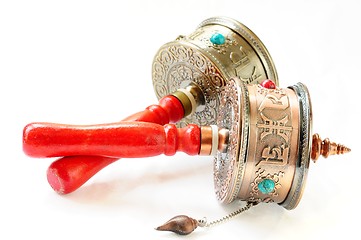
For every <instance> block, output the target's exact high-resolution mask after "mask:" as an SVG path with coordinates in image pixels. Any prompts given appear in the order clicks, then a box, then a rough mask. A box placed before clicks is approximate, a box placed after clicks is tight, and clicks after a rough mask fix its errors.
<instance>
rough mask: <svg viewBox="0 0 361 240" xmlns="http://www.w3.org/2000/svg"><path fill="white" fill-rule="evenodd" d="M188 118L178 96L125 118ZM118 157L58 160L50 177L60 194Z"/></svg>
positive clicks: (164, 120) (160, 120) (159, 120)
mask: <svg viewBox="0 0 361 240" xmlns="http://www.w3.org/2000/svg"><path fill="white" fill-rule="evenodd" d="M183 117H184V109H183V105H182V103H181V101H180V100H178V98H176V97H174V96H172V95H168V96H165V97H164V98H162V99H160V101H159V104H158V105H151V106H149V107H147V108H146V109H145V110H144V111H142V112H139V113H136V114H133V115H131V116H129V117H127V118H126V119H124V121H141V122H153V123H158V124H162V125H163V124H166V123H169V122H171V123H172V122H178V121H179V120H181V119H182V118H183ZM117 160H118V158H110V157H100V156H99V157H97V156H71V157H63V158H60V159H58V160H56V161H54V162H53V163H52V164H51V165H50V166H49V168H48V171H47V179H48V182H49V184H50V186H51V187H52V188H53V189H54V190H55V191H56V192H57V193H59V194H68V193H71V192H73V191H75V190H77V189H78V188H79V187H81V186H82V185H83V184H84V183H85V182H87V181H88V180H89V179H90V178H91V177H93V176H94V175H95V174H96V173H97V172H99V171H100V170H101V169H103V168H104V167H106V166H107V165H109V164H111V163H113V162H115V161H117Z"/></svg>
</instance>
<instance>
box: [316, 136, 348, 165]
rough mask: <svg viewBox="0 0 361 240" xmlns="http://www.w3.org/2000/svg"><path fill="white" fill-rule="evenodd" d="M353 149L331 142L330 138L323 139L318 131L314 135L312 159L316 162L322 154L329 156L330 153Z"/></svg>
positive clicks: (340, 152)
mask: <svg viewBox="0 0 361 240" xmlns="http://www.w3.org/2000/svg"><path fill="white" fill-rule="evenodd" d="M350 151H351V149H350V148H348V147H346V146H344V145H341V144H337V143H334V142H331V141H330V139H328V138H326V139H324V140H323V141H322V139H321V137H320V136H319V135H318V134H317V133H316V134H313V137H312V149H311V159H312V160H313V161H314V162H316V161H317V160H318V157H319V156H320V155H322V156H323V157H325V158H327V157H328V156H330V155H335V154H344V153H348V152H350Z"/></svg>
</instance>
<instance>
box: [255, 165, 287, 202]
mask: <svg viewBox="0 0 361 240" xmlns="http://www.w3.org/2000/svg"><path fill="white" fill-rule="evenodd" d="M283 176H284V172H282V171H279V172H278V173H274V174H270V173H267V172H266V170H265V169H262V168H259V169H258V170H257V171H256V178H255V179H254V180H253V182H252V183H251V192H250V196H251V197H250V198H249V201H251V202H273V200H272V197H277V196H278V192H277V190H278V189H280V188H281V187H282V186H281V184H280V183H279V182H280V178H281V177H283ZM264 180H270V181H272V182H273V184H274V185H273V186H272V187H273V189H272V190H270V191H269V192H267V193H263V192H262V191H260V189H259V186H260V183H262V181H264Z"/></svg>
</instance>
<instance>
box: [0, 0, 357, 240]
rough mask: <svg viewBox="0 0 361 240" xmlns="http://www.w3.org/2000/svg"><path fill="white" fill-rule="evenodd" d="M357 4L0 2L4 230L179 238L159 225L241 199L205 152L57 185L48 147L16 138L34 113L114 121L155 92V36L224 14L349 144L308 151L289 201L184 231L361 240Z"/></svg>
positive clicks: (32, 234) (119, 166) (29, 234)
mask: <svg viewBox="0 0 361 240" xmlns="http://www.w3.org/2000/svg"><path fill="white" fill-rule="evenodd" d="M360 10H361V6H360V4H359V1H345V0H344V1H330V0H328V1H326V0H325V1H299V2H297V3H295V2H291V1H241V0H238V1H225V0H217V1H214V0H207V1H203V0H202V1H194V0H183V1H169V0H168V1H167V0H153V1H140V0H132V1H128V2H126V1H76V0H72V1H1V2H0V83H1V85H0V107H1V108H0V112H1V118H0V121H1V124H0V141H1V142H0V149H1V158H0V159H1V160H0V162H1V166H0V189H1V195H0V220H1V224H0V239H45V238H47V239H52V240H55V239H168V238H170V239H179V238H180V237H178V236H176V235H174V234H172V233H166V232H158V231H155V230H154V229H153V228H154V227H156V226H158V225H159V224H161V223H163V222H164V221H166V220H168V219H169V218H171V217H173V216H174V215H177V214H187V215H190V216H192V217H195V218H202V217H203V216H207V217H208V218H209V219H214V218H218V217H221V216H223V215H225V214H227V213H229V212H231V211H232V210H235V209H236V207H237V206H238V205H237V204H232V205H230V206H223V205H221V204H219V203H218V202H217V200H216V198H215V195H214V193H213V180H212V160H211V158H207V157H204V158H201V157H188V156H185V155H183V154H177V155H176V156H175V157H168V158H166V157H164V156H159V157H154V158H149V159H123V160H120V161H118V162H116V163H114V164H112V165H110V166H109V167H107V168H105V169H103V170H102V171H101V172H100V173H98V174H97V175H96V176H95V177H93V178H92V179H91V180H90V181H89V182H87V183H86V184H85V185H84V186H83V187H82V188H80V189H79V190H78V191H76V192H74V193H73V194H70V195H67V196H59V195H57V194H56V193H54V192H53V190H52V189H51V188H50V186H49V185H48V183H47V180H46V175H45V173H46V169H47V167H48V166H49V164H50V163H51V161H52V159H33V158H29V157H27V156H25V155H24V154H23V152H22V146H21V144H22V143H21V138H22V129H23V127H24V126H25V124H27V123H29V122H33V121H49V122H60V123H74V124H90V123H105V122H114V121H118V120H120V119H122V118H124V117H126V116H128V115H130V114H131V113H133V112H136V111H140V110H142V109H144V108H145V107H146V106H148V105H150V104H152V103H156V102H157V100H156V97H155V95H154V93H153V90H152V83H151V63H152V59H153V56H154V54H155V53H156V51H157V50H158V48H159V47H160V46H161V45H162V44H164V43H166V42H168V41H172V40H174V39H175V38H176V37H177V36H178V35H179V34H189V33H191V32H193V31H194V29H195V28H196V27H197V25H198V24H199V23H200V22H201V21H202V20H204V19H206V18H208V17H212V16H218V15H221V16H228V17H232V18H235V19H237V20H239V21H241V22H242V23H244V24H245V25H246V26H248V27H249V28H250V29H252V30H253V31H254V32H255V33H256V34H257V35H258V36H259V37H260V38H261V40H262V41H263V43H264V44H265V45H266V47H267V48H268V50H269V52H270V53H271V55H272V58H273V60H274V62H275V64H276V68H277V70H278V74H279V78H280V83H281V86H283V87H286V86H289V85H292V84H294V83H296V82H299V81H301V82H303V83H305V84H306V85H307V86H308V88H309V90H310V93H311V96H312V104H313V112H314V132H318V133H320V134H321V136H322V137H327V136H328V137H330V138H332V140H335V141H338V142H342V143H344V144H346V145H348V146H349V147H351V148H352V152H351V153H350V154H348V155H345V156H342V157H339V156H338V157H332V158H329V159H327V160H324V159H320V160H319V162H318V163H317V164H313V163H311V166H310V172H309V178H308V182H307V186H306V191H305V193H304V195H303V199H302V201H301V203H300V204H299V206H298V207H297V208H296V209H295V210H293V211H287V210H285V209H283V208H282V207H280V206H278V205H275V204H268V205H267V204H265V205H260V206H257V207H255V208H253V209H252V210H250V211H249V212H247V213H245V214H243V215H242V216H239V217H237V218H235V219H233V220H232V221H230V222H228V223H226V224H222V225H219V226H216V227H214V228H211V229H208V230H207V229H200V230H199V231H197V232H195V233H193V235H190V236H188V237H187V238H188V239H278V240H281V239H320V238H322V239H327V238H328V237H336V238H344V239H356V238H358V239H359V216H360V213H361V212H360V204H359V201H360V196H361V194H360V170H361V168H360V161H361V160H360V159H359V158H358V157H357V156H359V155H360V154H359V153H360V152H359V145H360V141H359V135H360V127H359V125H360V123H359V118H358V117H359V116H360V108H359V104H358V100H359V97H360V73H359V72H360V71H361V69H360V64H361V62H360V56H361V48H360V43H361V37H360V31H361V30H360V29H361V17H360ZM345 236H348V237H345Z"/></svg>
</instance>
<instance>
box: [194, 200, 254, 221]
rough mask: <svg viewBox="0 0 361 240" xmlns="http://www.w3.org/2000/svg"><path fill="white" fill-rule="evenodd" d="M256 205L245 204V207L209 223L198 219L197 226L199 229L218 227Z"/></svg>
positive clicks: (204, 219) (205, 219) (252, 203)
mask: <svg viewBox="0 0 361 240" xmlns="http://www.w3.org/2000/svg"><path fill="white" fill-rule="evenodd" d="M255 205H257V203H254V202H247V204H246V206H244V207H242V208H240V209H238V210H236V211H234V212H232V213H230V214H228V215H227V216H224V217H222V218H220V219H217V220H213V221H211V222H208V221H207V218H203V219H200V220H198V226H199V227H212V226H215V225H218V224H220V223H224V222H226V221H228V220H230V219H232V218H234V217H236V216H237V215H239V214H241V213H243V212H245V211H247V210H248V209H250V208H251V207H253V206H255Z"/></svg>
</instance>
